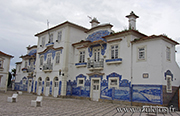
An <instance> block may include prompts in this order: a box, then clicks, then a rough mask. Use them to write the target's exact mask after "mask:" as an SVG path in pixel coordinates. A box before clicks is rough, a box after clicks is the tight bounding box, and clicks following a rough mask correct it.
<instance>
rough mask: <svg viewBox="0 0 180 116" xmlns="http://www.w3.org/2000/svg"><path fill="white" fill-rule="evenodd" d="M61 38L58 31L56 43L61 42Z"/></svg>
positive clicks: (60, 33) (60, 32)
mask: <svg viewBox="0 0 180 116" xmlns="http://www.w3.org/2000/svg"><path fill="white" fill-rule="evenodd" d="M61 37H62V31H59V32H58V36H57V40H58V42H60V41H61Z"/></svg>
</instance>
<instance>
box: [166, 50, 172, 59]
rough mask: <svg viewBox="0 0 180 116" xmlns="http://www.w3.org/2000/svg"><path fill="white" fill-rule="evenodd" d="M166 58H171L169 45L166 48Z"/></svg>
mask: <svg viewBox="0 0 180 116" xmlns="http://www.w3.org/2000/svg"><path fill="white" fill-rule="evenodd" d="M166 59H167V60H168V61H170V60H171V52H170V48H169V47H167V48H166Z"/></svg>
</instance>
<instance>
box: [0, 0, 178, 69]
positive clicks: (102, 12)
mask: <svg viewBox="0 0 180 116" xmlns="http://www.w3.org/2000/svg"><path fill="white" fill-rule="evenodd" d="M0 2H1V4H0V10H1V12H0V16H1V18H0V27H1V28H0V40H1V43H0V49H1V50H3V51H4V52H6V53H9V54H12V55H14V56H15V58H14V59H13V60H12V62H11V67H13V66H14V67H15V62H16V61H21V59H20V58H19V56H20V55H23V54H26V52H27V51H26V47H27V46H28V45H34V44H37V38H36V37H34V35H35V34H36V33H38V32H41V31H43V30H45V29H47V20H49V22H50V27H53V26H55V25H57V24H60V23H62V22H64V21H67V20H68V21H71V22H73V23H76V24H78V25H81V26H84V27H86V28H90V23H89V21H90V20H89V18H88V17H87V16H91V17H96V18H97V19H98V20H99V21H100V22H101V23H111V24H113V30H115V31H116V32H117V31H121V30H123V29H124V28H125V27H128V19H127V18H126V17H125V16H126V15H128V14H129V13H130V12H131V11H134V13H135V14H136V15H138V16H139V18H138V19H137V29H138V30H139V31H140V32H142V33H144V34H147V35H152V34H157V35H158V34H163V33H165V34H166V35H168V36H169V37H170V38H172V39H175V40H176V41H180V36H179V31H178V30H179V27H180V22H179V19H180V16H179V15H178V14H180V9H179V7H180V2H179V1H178V0H172V1H164V0H159V1H158V2H157V1H156V0H125V1H124V0H118V1H117V0H93V1H92V0H91V1H90V0H83V1H82V0H5V1H4V0H3V1H2V0H0ZM179 50H180V49H179V47H177V51H178V52H177V57H176V58H177V60H178V62H180V51H179Z"/></svg>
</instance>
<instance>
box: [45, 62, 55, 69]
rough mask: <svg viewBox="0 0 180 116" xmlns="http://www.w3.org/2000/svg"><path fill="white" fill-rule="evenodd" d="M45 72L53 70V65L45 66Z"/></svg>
mask: <svg viewBox="0 0 180 116" xmlns="http://www.w3.org/2000/svg"><path fill="white" fill-rule="evenodd" d="M43 70H53V63H50V64H44V65H43Z"/></svg>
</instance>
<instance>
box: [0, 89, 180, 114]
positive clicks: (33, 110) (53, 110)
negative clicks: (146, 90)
mask: <svg viewBox="0 0 180 116" xmlns="http://www.w3.org/2000/svg"><path fill="white" fill-rule="evenodd" d="M13 93H15V92H14V91H8V92H7V93H0V116H148V115H149V116H155V114H148V113H140V112H138V113H132V112H128V113H125V112H121V113H119V112H117V110H116V108H117V107H118V108H120V107H121V108H123V107H130V106H125V105H121V104H112V103H105V102H94V101H89V100H81V99H70V98H66V99H62V98H54V97H45V96H44V97H43V103H42V107H31V100H35V99H36V97H37V96H36V95H33V94H30V93H26V92H23V94H22V95H19V96H18V102H17V103H8V102H7V97H10V96H12V94H13ZM158 116H180V112H173V113H170V114H169V113H168V114H158Z"/></svg>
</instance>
